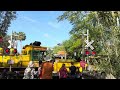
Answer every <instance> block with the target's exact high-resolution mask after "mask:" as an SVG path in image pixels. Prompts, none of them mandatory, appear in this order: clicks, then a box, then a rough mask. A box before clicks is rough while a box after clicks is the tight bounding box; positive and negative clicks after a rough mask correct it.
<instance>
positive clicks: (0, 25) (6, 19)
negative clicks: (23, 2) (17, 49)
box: [0, 11, 16, 47]
mask: <svg viewBox="0 0 120 90" xmlns="http://www.w3.org/2000/svg"><path fill="white" fill-rule="evenodd" d="M15 18H16V11H0V36H2V37H3V39H4V42H3V43H0V47H8V46H9V43H8V36H7V30H8V28H9V27H10V24H11V22H12V20H14V19H15ZM6 37H7V39H6Z"/></svg>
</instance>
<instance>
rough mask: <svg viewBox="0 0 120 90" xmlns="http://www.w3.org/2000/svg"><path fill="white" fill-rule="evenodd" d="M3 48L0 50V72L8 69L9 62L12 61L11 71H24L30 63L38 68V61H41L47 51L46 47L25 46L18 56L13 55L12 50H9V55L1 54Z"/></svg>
mask: <svg viewBox="0 0 120 90" xmlns="http://www.w3.org/2000/svg"><path fill="white" fill-rule="evenodd" d="M3 51H4V50H3V48H0V70H3V69H5V68H6V69H7V68H8V69H9V66H10V65H9V64H8V61H9V60H13V61H14V64H13V65H12V70H20V69H25V68H26V67H27V66H28V63H29V62H30V61H33V62H34V63H35V67H38V61H39V60H43V56H44V54H45V52H46V51H47V47H43V46H34V45H26V46H25V47H24V48H23V49H22V52H21V54H20V55H15V53H14V49H13V48H11V49H10V53H9V55H5V54H3Z"/></svg>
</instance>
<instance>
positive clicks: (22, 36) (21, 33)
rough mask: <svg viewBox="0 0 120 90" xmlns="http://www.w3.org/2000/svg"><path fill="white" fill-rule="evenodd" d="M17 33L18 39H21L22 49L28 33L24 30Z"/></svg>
mask: <svg viewBox="0 0 120 90" xmlns="http://www.w3.org/2000/svg"><path fill="white" fill-rule="evenodd" d="M17 35H18V38H17V39H18V40H19V41H20V43H21V45H20V46H21V49H22V41H24V40H25V39H26V35H25V33H24V32H19V33H17Z"/></svg>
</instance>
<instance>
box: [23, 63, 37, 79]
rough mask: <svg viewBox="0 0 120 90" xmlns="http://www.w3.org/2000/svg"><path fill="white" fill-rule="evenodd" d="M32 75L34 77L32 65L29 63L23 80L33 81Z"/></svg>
mask: <svg viewBox="0 0 120 90" xmlns="http://www.w3.org/2000/svg"><path fill="white" fill-rule="evenodd" d="M34 75H35V69H34V63H33V62H32V61H30V62H29V64H28V67H27V68H26V69H25V71H24V77H23V79H34Z"/></svg>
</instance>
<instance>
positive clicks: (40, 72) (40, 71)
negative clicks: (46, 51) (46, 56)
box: [38, 61, 42, 79]
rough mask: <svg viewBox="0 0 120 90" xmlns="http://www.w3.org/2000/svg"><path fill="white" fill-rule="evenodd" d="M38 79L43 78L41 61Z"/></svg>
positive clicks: (40, 62)
mask: <svg viewBox="0 0 120 90" xmlns="http://www.w3.org/2000/svg"><path fill="white" fill-rule="evenodd" d="M38 78H39V79H41V78H42V61H39V67H38Z"/></svg>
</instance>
